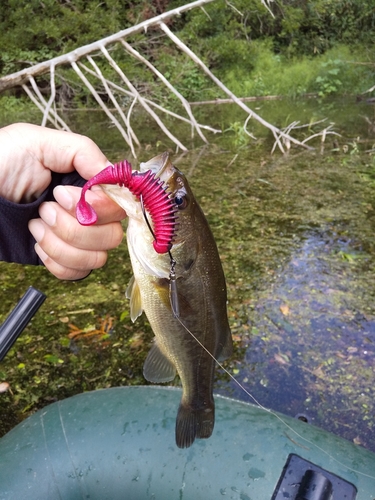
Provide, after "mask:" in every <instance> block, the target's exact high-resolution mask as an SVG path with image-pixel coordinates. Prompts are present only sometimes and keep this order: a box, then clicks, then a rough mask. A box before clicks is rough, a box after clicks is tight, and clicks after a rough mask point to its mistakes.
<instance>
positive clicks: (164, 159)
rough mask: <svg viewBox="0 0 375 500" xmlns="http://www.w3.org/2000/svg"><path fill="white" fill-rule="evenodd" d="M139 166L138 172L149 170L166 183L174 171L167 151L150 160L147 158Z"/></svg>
mask: <svg viewBox="0 0 375 500" xmlns="http://www.w3.org/2000/svg"><path fill="white" fill-rule="evenodd" d="M139 168H140V172H146V171H147V170H151V171H152V172H153V173H154V174H155V177H158V178H159V179H160V180H162V181H163V182H165V183H166V184H167V183H168V180H169V179H170V178H171V177H172V175H173V174H174V173H175V171H176V169H175V167H174V166H173V165H172V162H171V161H170V159H169V153H168V151H165V152H164V153H162V154H160V155H158V156H155V157H154V158H151V160H148V161H147V162H142V163H140V165H139Z"/></svg>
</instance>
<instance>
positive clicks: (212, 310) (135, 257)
mask: <svg viewBox="0 0 375 500" xmlns="http://www.w3.org/2000/svg"><path fill="white" fill-rule="evenodd" d="M149 169H150V170H152V171H153V172H155V173H156V176H157V177H159V178H160V180H162V181H163V182H164V183H165V184H166V186H167V191H168V192H169V193H170V196H172V198H173V199H174V202H175V204H176V206H177V226H176V231H175V236H174V239H173V246H172V249H171V255H172V256H173V259H174V260H175V262H176V265H175V268H174V271H175V274H176V281H175V282H176V285H177V287H176V288H177V304H178V308H179V314H178V315H176V314H175V313H176V311H174V310H172V306H171V297H170V279H169V276H170V268H171V263H170V257H169V255H168V254H159V253H156V251H155V250H154V248H153V246H152V241H153V235H152V233H151V231H150V229H149V227H148V226H147V223H146V220H145V217H144V213H143V211H142V208H141V204H140V203H139V201H138V200H137V198H135V196H134V195H132V194H131V193H130V192H129V191H128V190H127V189H124V188H122V187H119V186H112V185H102V187H103V189H104V191H105V192H106V193H107V194H108V195H109V196H110V197H111V198H112V199H113V200H114V201H116V202H117V203H118V204H119V205H120V206H121V207H123V208H124V209H125V211H126V212H127V215H128V218H129V221H128V228H127V242H128V249H129V254H130V258H131V263H132V267H133V271H134V278H133V279H132V280H131V283H130V284H129V287H128V290H127V297H128V298H129V299H130V313H131V319H132V320H133V321H135V320H136V318H137V317H138V316H139V315H140V314H142V311H144V312H145V313H146V316H147V318H148V321H149V322H150V325H151V328H152V330H153V332H154V334H155V337H156V340H155V343H154V344H153V346H152V348H151V350H150V352H149V354H148V356H147V359H146V362H145V365H144V368H143V373H144V376H145V378H146V379H147V380H148V381H150V382H154V383H162V382H168V381H171V380H173V379H174V378H175V376H176V373H178V375H179V377H180V379H181V383H182V389H183V392H182V399H181V403H180V407H179V409H178V414H177V420H176V444H177V446H178V447H180V448H186V447H189V446H190V445H191V444H192V443H193V442H194V440H195V438H208V437H210V436H211V434H212V431H213V428H214V421H215V405H214V399H213V381H214V368H215V361H214V359H213V358H212V356H213V357H214V358H216V359H218V360H219V361H222V360H224V359H226V358H227V357H229V356H230V355H231V353H232V337H231V333H230V329H229V324H228V318H227V310H226V302H227V292H226V284H225V278H224V273H223V269H222V265H221V262H220V258H219V254H218V250H217V246H216V243H215V240H214V237H213V235H212V232H211V230H210V227H209V225H208V222H207V220H206V218H205V216H204V214H203V212H202V210H201V208H200V206H199V205H198V203H197V201H196V199H195V197H194V195H193V193H192V191H191V189H190V186H189V184H188V182H187V180H186V177H185V176H184V175H183V174H182V173H181V172H180V171H179V170H177V168H175V167H174V166H173V165H172V163H171V161H170V159H169V156H168V153H164V154H162V155H159V156H157V157H155V158H153V159H152V160H150V161H148V162H147V163H144V164H141V172H144V171H146V170H149ZM194 337H195V338H194ZM196 339H198V340H199V342H200V343H201V344H202V345H203V346H204V348H203V347H202V345H200V344H199V343H198V342H197V340H196ZM205 349H206V350H207V351H208V352H207V351H206V350H205ZM209 353H210V354H211V355H212V356H211V355H210V354H209Z"/></svg>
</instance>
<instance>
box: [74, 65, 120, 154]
mask: <svg viewBox="0 0 375 500" xmlns="http://www.w3.org/2000/svg"><path fill="white" fill-rule="evenodd" d="M71 66H72V68H73V69H74V71H75V72H76V73H77V75H78V76H79V77H80V78H81V80H82V81H83V83H84V84H85V85H86V87H87V88H88V89H89V90H90V92H91V93H92V95H93V96H94V98H95V100H96V102H97V103H98V104H99V106H100V107H101V108H102V110H103V111H104V112H105V114H106V115H107V116H108V117H109V118H110V119H111V121H112V123H114V125H115V126H116V127H117V128H118V130H119V131H120V133H121V135H122V137H123V138H124V139H125V142H126V143H127V144H128V146H130V144H129V137H128V136H127V134H126V132H125V130H124V129H123V128H122V126H121V123H120V122H119V121H118V120H117V118H116V117H115V116H113V114H112V113H111V112H110V111H109V109H108V108H107V106H106V105H105V104H104V102H103V101H102V99H101V97H100V96H99V94H98V93H97V91H96V90H95V89H94V87H93V86H92V85H91V83H90V82H89V81H88V79H87V78H86V77H85V75H84V74H83V73H82V71H81V70H80V68H79V66H78V64H77V63H76V62H74V61H73V62H72V64H71Z"/></svg>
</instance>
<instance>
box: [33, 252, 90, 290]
mask: <svg viewBox="0 0 375 500" xmlns="http://www.w3.org/2000/svg"><path fill="white" fill-rule="evenodd" d="M34 248H35V252H36V253H37V254H38V255H39V258H40V260H41V261H42V262H43V264H44V266H45V267H46V269H48V271H49V272H50V273H52V274H53V275H54V276H56V278H58V279H60V280H70V281H71V280H81V279H83V278H86V276H88V275H89V274H90V272H91V269H86V270H84V271H81V270H78V269H71V268H70V267H65V266H61V265H60V264H58V263H57V262H55V261H54V260H52V259H51V258H50V257H49V256H48V255H47V254H46V253H45V252H44V251H43V249H42V248H41V247H40V246H39V244H38V243H36V244H35V247H34Z"/></svg>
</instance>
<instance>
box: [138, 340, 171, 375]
mask: <svg viewBox="0 0 375 500" xmlns="http://www.w3.org/2000/svg"><path fill="white" fill-rule="evenodd" d="M176 374H177V371H176V367H175V366H174V364H173V363H172V361H170V360H169V359H168V358H167V356H166V355H165V354H163V353H162V351H161V350H160V347H159V346H158V344H156V343H155V344H154V345H153V346H152V347H151V350H150V352H149V353H148V356H147V358H146V361H145V364H144V366H143V376H144V377H145V379H146V380H148V381H149V382H154V383H162V382H170V381H171V380H173V379H174V378H175V376H176Z"/></svg>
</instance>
